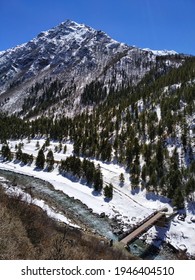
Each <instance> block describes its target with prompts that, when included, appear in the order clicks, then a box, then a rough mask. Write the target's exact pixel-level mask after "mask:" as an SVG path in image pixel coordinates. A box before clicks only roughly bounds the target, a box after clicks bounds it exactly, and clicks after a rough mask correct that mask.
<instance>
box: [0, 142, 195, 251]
mask: <svg viewBox="0 0 195 280" xmlns="http://www.w3.org/2000/svg"><path fill="white" fill-rule="evenodd" d="M38 141H39V144H40V147H41V146H42V145H43V144H44V143H45V140H43V139H40V140H38ZM18 143H19V141H10V142H9V146H11V147H12V151H14V150H15V144H18ZM23 143H24V147H23V149H22V150H23V152H26V153H28V154H33V155H34V156H35V157H36V156H37V153H38V149H37V148H36V143H37V140H31V141H30V142H29V141H28V140H24V141H23ZM55 146H59V143H56V142H51V143H50V146H49V147H48V149H52V150H53V151H54V149H55ZM63 146H64V144H63ZM66 146H67V151H66V154H63V152H62V151H63V148H62V151H61V152H55V153H54V158H55V160H59V161H60V160H61V159H65V158H66V157H67V156H70V155H71V154H72V150H73V146H72V144H71V143H69V142H68V143H66ZM0 149H1V145H0ZM45 154H47V151H46V152H45ZM94 163H95V164H100V166H101V171H102V173H103V179H104V182H105V183H112V184H113V186H114V194H113V199H112V200H111V201H109V202H108V201H106V200H105V197H104V195H103V194H100V195H98V196H97V195H94V193H93V189H92V188H90V187H88V186H86V185H83V184H81V183H80V182H73V181H71V180H69V179H68V178H66V177H63V176H61V175H60V174H59V172H58V166H57V164H56V166H55V168H54V170H53V171H52V172H46V171H44V170H43V171H37V170H35V166H34V163H33V164H32V165H31V166H28V165H25V166H22V165H21V164H20V163H14V161H12V162H2V161H1V162H0V168H1V169H6V170H11V171H14V172H18V173H22V174H26V175H31V176H34V177H37V178H40V179H44V180H46V181H48V182H50V183H51V184H52V185H53V186H54V188H55V189H56V190H61V191H63V192H64V193H66V194H67V195H69V196H71V197H74V198H76V199H79V200H80V201H82V202H83V203H84V204H86V205H87V206H88V207H89V208H91V209H93V211H94V212H95V213H98V214H100V213H102V212H104V213H105V214H106V215H108V216H109V217H110V218H113V217H116V216H117V218H118V219H119V220H120V221H123V222H124V229H128V227H129V226H130V225H135V224H136V223H138V222H140V221H141V220H142V219H144V218H145V217H147V216H148V215H150V214H151V213H152V212H154V211H155V210H158V209H162V208H164V207H167V208H168V213H167V214H171V213H173V208H172V206H171V205H170V203H169V200H168V199H167V198H165V197H161V196H157V195H155V194H153V193H147V192H146V191H145V190H143V191H141V190H139V191H137V192H132V190H131V186H130V182H129V175H128V173H126V171H125V169H124V168H123V167H121V166H119V165H116V164H113V163H109V164H107V163H102V162H101V161H96V160H94ZM121 173H123V174H124V177H125V181H124V184H123V186H121V185H120V180H119V176H120V174H121ZM41 203H42V204H44V203H43V202H40V201H39V205H40V206H41ZM48 212H51V209H50V210H49V211H48ZM194 220H195V203H193V202H192V203H191V204H188V205H186V218H185V220H180V219H178V215H176V216H175V217H174V218H173V220H172V222H171V223H170V226H169V227H168V228H166V229H161V230H160V232H157V231H158V230H159V228H157V227H152V228H151V229H150V230H149V231H148V232H147V234H145V237H146V240H147V241H148V242H151V241H152V240H153V239H156V238H157V235H158V237H159V236H160V237H161V238H162V239H163V240H164V241H166V242H169V243H170V244H172V245H173V246H174V247H176V248H177V249H179V248H180V249H186V250H187V253H188V254H190V255H194V256H195V222H194ZM64 222H67V221H65V220H64Z"/></svg>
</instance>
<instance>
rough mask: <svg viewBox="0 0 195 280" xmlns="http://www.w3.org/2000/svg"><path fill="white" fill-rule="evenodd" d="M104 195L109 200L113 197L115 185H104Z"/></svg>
mask: <svg viewBox="0 0 195 280" xmlns="http://www.w3.org/2000/svg"><path fill="white" fill-rule="evenodd" d="M104 196H105V198H107V199H109V200H110V199H112V198H113V185H112V184H109V185H106V186H105V187H104Z"/></svg>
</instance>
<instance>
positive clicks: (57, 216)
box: [0, 177, 80, 228]
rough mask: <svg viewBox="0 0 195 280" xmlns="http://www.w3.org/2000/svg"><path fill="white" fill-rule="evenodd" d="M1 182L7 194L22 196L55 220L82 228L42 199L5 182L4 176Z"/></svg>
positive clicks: (25, 200) (0, 179)
mask: <svg viewBox="0 0 195 280" xmlns="http://www.w3.org/2000/svg"><path fill="white" fill-rule="evenodd" d="M1 182H2V183H3V187H4V189H5V191H6V193H7V194H9V195H16V196H20V197H21V199H22V200H23V201H24V202H26V203H30V204H33V205H37V206H39V207H40V208H41V209H43V210H44V211H45V212H46V213H47V215H48V216H49V217H51V218H52V219H54V220H57V221H60V222H63V223H65V224H67V225H69V226H71V227H74V228H80V227H79V226H77V225H75V224H72V223H71V221H70V220H69V219H68V218H66V217H65V216H64V215H63V214H61V213H58V212H57V211H55V209H52V208H51V207H49V206H48V205H47V204H46V203H45V201H43V200H42V199H37V198H32V197H31V195H30V194H28V193H25V192H24V191H22V190H21V189H20V188H19V187H16V186H10V184H7V183H5V181H4V178H1V177H0V183H1Z"/></svg>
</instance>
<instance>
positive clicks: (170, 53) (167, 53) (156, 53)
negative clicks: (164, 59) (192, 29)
mask: <svg viewBox="0 0 195 280" xmlns="http://www.w3.org/2000/svg"><path fill="white" fill-rule="evenodd" d="M143 50H145V51H148V52H152V53H153V54H154V55H158V56H164V55H176V54H178V53H177V52H176V51H174V50H170V51H169V50H151V49H149V48H144V49H143Z"/></svg>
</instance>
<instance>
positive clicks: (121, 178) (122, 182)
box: [119, 173, 125, 187]
mask: <svg viewBox="0 0 195 280" xmlns="http://www.w3.org/2000/svg"><path fill="white" fill-rule="evenodd" d="M119 181H120V186H121V187H122V186H123V185H124V182H125V177H124V174H123V173H121V174H120V175H119Z"/></svg>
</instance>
